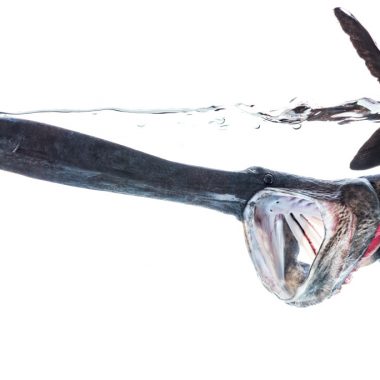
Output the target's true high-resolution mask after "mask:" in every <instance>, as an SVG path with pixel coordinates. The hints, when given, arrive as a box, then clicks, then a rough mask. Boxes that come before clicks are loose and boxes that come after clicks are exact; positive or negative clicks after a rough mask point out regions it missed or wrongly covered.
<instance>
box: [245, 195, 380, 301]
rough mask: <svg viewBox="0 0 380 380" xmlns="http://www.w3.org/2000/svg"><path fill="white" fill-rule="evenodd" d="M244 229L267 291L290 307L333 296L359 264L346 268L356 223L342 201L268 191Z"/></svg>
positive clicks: (252, 207)
mask: <svg viewBox="0 0 380 380" xmlns="http://www.w3.org/2000/svg"><path fill="white" fill-rule="evenodd" d="M244 227H245V233H246V238H247V243H248V247H249V251H250V254H251V257H252V260H253V263H254V265H255V267H256V270H257V273H258V275H259V277H260V278H261V280H262V282H263V284H264V286H265V287H266V288H267V289H268V290H269V291H271V292H272V293H274V294H275V295H276V296H277V297H279V298H280V299H282V300H284V301H286V302H288V303H295V304H299V305H301V304H302V303H305V304H306V303H309V304H310V303H316V302H318V301H319V299H318V300H317V298H321V297H323V298H326V297H328V296H330V295H331V294H333V293H334V292H335V290H336V289H338V288H340V286H341V285H342V284H343V283H344V282H345V280H346V279H347V278H348V277H349V276H350V275H351V272H352V270H353V269H355V268H357V266H358V265H359V264H360V261H358V262H357V263H356V265H355V267H352V268H351V267H347V266H346V261H347V260H346V259H347V257H348V256H349V252H350V248H351V245H352V239H353V235H354V230H355V227H356V218H355V216H354V215H353V214H352V212H351V211H349V210H344V208H343V207H342V206H341V205H340V204H339V203H338V202H329V201H326V200H317V199H316V198H314V197H310V196H308V195H305V193H300V192H294V191H288V190H284V189H272V188H267V189H265V190H263V191H261V192H259V193H257V194H256V195H255V196H254V197H253V198H252V199H251V200H250V202H249V204H248V205H247V207H246V209H245V211H244ZM378 240H379V241H380V237H379V239H378ZM372 253H373V250H372V251H371V253H370V254H372ZM351 269H352V270H351ZM320 289H323V290H324V291H325V292H326V294H324V295H323V296H322V295H317V293H318V292H320ZM328 289H329V290H328Z"/></svg>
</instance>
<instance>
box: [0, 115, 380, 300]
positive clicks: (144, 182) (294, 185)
mask: <svg viewBox="0 0 380 380" xmlns="http://www.w3.org/2000/svg"><path fill="white" fill-rule="evenodd" d="M0 169H3V170H7V171H11V172H14V173H18V174H22V175H26V176H29V177H33V178H37V179H42V180H46V181H52V182H56V183H61V184H65V185H70V186H77V187H83V188H88V189H93V190H103V191H112V192H118V193H123V194H129V195H137V196H145V197H153V198H158V199H165V200H171V201H176V202H182V203H187V204H192V205H198V206H203V207H207V208H210V209H213V210H217V211H221V212H223V213H227V214H232V215H234V216H235V217H237V218H238V219H239V220H242V221H244V210H245V209H246V207H250V199H251V198H252V196H253V195H254V194H256V193H257V192H259V191H261V190H263V189H265V188H266V187H270V188H278V189H287V190H290V191H293V192H299V193H302V194H305V195H308V196H310V197H313V198H314V199H316V200H318V201H319V202H321V203H323V204H324V205H326V207H327V208H328V209H331V212H332V213H333V214H334V217H336V220H337V222H336V225H334V227H333V228H332V229H331V231H330V235H329V236H327V237H326V238H325V240H324V242H323V244H322V246H321V249H320V251H319V253H318V255H317V258H316V260H315V263H314V264H313V266H312V269H311V271H310V275H309V277H308V279H303V280H302V281H301V282H300V281H299V280H297V281H298V283H297V282H295V285H296V286H298V287H300V288H301V287H302V286H303V290H302V292H301V293H300V294H299V295H298V296H297V298H296V299H293V300H290V301H289V303H291V304H294V305H297V306H308V305H312V304H315V303H318V302H321V301H323V300H324V299H326V298H328V297H330V296H331V295H332V294H334V293H335V292H336V291H338V290H339V289H340V287H341V285H342V284H343V282H344V280H345V279H346V277H347V276H348V275H349V274H350V273H351V272H352V271H353V270H354V269H355V268H357V266H358V265H359V262H360V260H361V258H362V256H363V254H364V252H365V250H366V248H367V246H368V244H369V243H370V241H371V240H372V238H373V236H374V234H375V230H376V228H377V226H378V225H379V222H380V211H379V200H378V199H379V195H380V178H378V177H370V178H369V179H365V178H361V179H353V180H351V179H350V180H340V181H322V180H316V179H311V178H304V177H299V176H295V175H290V174H286V173H280V172H275V171H272V170H267V169H264V168H258V167H253V168H249V169H247V170H243V171H240V172H227V171H220V170H213V169H208V168H202V167H197V166H189V165H184V164H179V163H175V162H171V161H167V160H163V159H161V158H158V157H155V156H152V155H149V154H146V153H143V152H140V151H137V150H134V149H131V148H128V147H125V146H121V145H118V144H114V143H111V142H109V141H105V140H101V139H98V138H95V137H92V136H88V135H84V134H81V133H77V132H74V131H69V130H65V129H62V128H58V127H54V126H51V125H47V124H42V123H37V122H34V121H28V120H23V119H7V118H1V119H0ZM247 205H248V206H247ZM244 222H246V221H244ZM347 236H348V237H349V238H347ZM247 238H248V239H249V233H248V234H247ZM306 280H307V281H306ZM293 282H294V281H293ZM306 282H307V284H306Z"/></svg>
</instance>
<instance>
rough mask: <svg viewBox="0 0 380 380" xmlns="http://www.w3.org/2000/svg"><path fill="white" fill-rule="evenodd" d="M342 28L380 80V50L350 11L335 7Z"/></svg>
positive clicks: (370, 69)
mask: <svg viewBox="0 0 380 380" xmlns="http://www.w3.org/2000/svg"><path fill="white" fill-rule="evenodd" d="M334 13H335V16H336V17H337V19H338V20H339V23H340V25H341V27H342V29H343V30H344V31H345V32H346V33H347V34H348V35H349V36H350V39H351V42H352V45H353V46H354V48H355V50H356V52H357V53H358V54H359V56H360V57H361V58H363V59H364V61H365V64H366V65H367V67H368V69H369V71H370V72H371V74H372V75H373V76H374V77H375V78H377V80H378V81H379V82H380V51H379V49H378V48H377V46H376V43H375V42H374V40H373V39H372V37H371V35H370V34H369V33H368V32H367V30H366V29H365V28H364V27H363V25H361V24H360V22H359V21H358V20H357V19H356V18H355V17H354V16H353V15H352V14H350V13H348V12H346V11H344V10H342V9H341V8H335V9H334Z"/></svg>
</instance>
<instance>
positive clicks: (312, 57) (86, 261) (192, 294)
mask: <svg viewBox="0 0 380 380" xmlns="http://www.w3.org/2000/svg"><path fill="white" fill-rule="evenodd" d="M262 3H264V2H253V1H234V2H232V1H231V2H223V1H219V2H217V1H215V2H212V1H200V2H196V1H192V2H180V1H156V2H154V1H139V2H129V1H123V2H122V1H120V2H117V1H107V2H97V1H93V2H88V3H87V2H84V1H65V2H60V3H58V2H57V3H55V2H52V1H49V2H48V1H46V2H44V1H34V2H26V1H25V2H18V1H12V2H10V1H9V2H7V1H3V2H2V4H1V5H2V6H1V13H2V18H1V22H0V36H1V60H0V109H1V110H6V111H11V110H31V109H36V108H70V107H74V108H88V107H99V106H113V107H127V108H165V107H192V106H209V105H211V104H233V103H236V102H246V103H255V104H258V103H262V104H264V105H269V107H273V108H275V107H282V106H284V105H286V104H287V102H288V101H289V100H290V99H291V98H293V97H295V96H298V97H301V98H304V99H307V100H312V101H315V102H316V103H318V104H323V105H333V104H338V103H340V102H341V101H346V100H351V99H355V98H359V97H362V96H368V97H373V98H379V97H380V96H379V95H380V87H379V84H378V82H377V81H376V80H375V79H374V78H372V77H371V76H370V75H369V73H368V71H367V69H366V67H365V65H364V63H363V62H362V61H361V60H360V59H359V58H358V57H357V56H356V53H355V52H354V50H353V48H352V46H351V44H350V42H349V40H348V38H347V36H346V35H345V34H344V33H343V32H342V31H341V29H340V26H339V24H338V22H337V21H336V20H335V17H334V15H333V13H332V9H333V7H334V6H343V7H345V8H347V9H348V10H350V11H351V12H352V13H354V14H355V16H356V17H357V18H358V19H359V20H360V21H361V22H362V23H363V24H364V25H365V26H366V27H367V28H368V30H369V31H370V33H371V34H372V36H373V37H374V38H375V39H377V40H378V41H380V26H379V22H378V20H379V6H378V5H376V2H371V1H360V2H358V1H353V0H352V1H344V0H341V1H340V2H332V1H318V2H317V1H314V2H306V1H266V2H265V3H264V4H262ZM125 117H127V116H125ZM48 119H49V118H48V117H46V120H47V121H50V122H55V123H56V124H57V123H58V124H59V125H62V126H66V127H69V128H76V129H78V130H82V131H85V132H87V133H90V134H93V135H98V136H102V137H104V138H107V139H110V140H113V141H117V142H120V143H123V144H125V145H129V146H132V147H135V148H139V149H142V150H145V151H147V152H150V153H154V154H158V155H160V156H162V157H165V158H170V159H174V160H177V161H183V162H188V163H192V164H199V165H205V166H212V167H219V168H224V169H236V170H240V169H244V168H245V167H247V166H250V165H263V166H267V167H270V168H272V169H275V170H284V171H287V172H294V173H298V174H303V175H308V176H316V177H319V178H340V177H345V176H356V175H361V173H360V174H358V173H352V172H350V171H349V170H348V163H349V161H350V159H351V158H352V155H353V153H354V152H355V151H356V150H357V149H358V147H359V146H360V145H361V144H362V143H363V142H364V141H365V139H366V138H367V137H368V136H369V135H370V132H371V131H372V130H373V127H370V126H366V125H364V124H360V125H356V126H344V127H342V126H341V127H333V126H332V125H330V124H328V125H323V124H319V125H318V124H316V125H309V126H307V127H306V126H304V127H303V128H301V129H300V130H299V131H294V130H293V129H291V128H286V127H280V126H276V127H270V126H267V127H265V126H263V127H262V128H261V129H259V130H254V129H248V130H244V133H243V132H242V131H240V130H239V126H237V125H234V126H231V127H230V128H229V129H228V130H227V131H219V130H217V129H213V130H211V129H210V126H209V125H205V126H204V127H205V128H204V129H202V126H194V130H192V129H191V128H190V129H189V128H187V129H186V128H184V129H181V130H179V131H177V132H176V131H174V132H173V131H171V132H170V133H169V132H168V131H167V130H166V129H165V127H164V126H162V128H161V126H160V125H157V128H154V127H149V128H148V127H147V128H140V129H139V128H135V127H128V126H127V127H126V126H125V125H123V121H122V120H123V119H121V118H119V117H118V118H112V117H109V118H108V119H107V118H106V117H102V116H98V117H92V118H91V117H87V118H86V117H75V116H70V117H69V116H67V117H60V118H57V119H56V120H54V119H49V120H48ZM374 172H376V170H375V171H374ZM0 185H1V189H2V207H1V215H2V218H1V219H0V229H1V232H2V234H1V247H2V248H1V250H0V378H1V379H4V380H8V379H39V380H42V379H161V378H162V379H252V378H258V379H261V378H263V379H268V378H276V379H279V378H281V379H304V378H308V379H320V378H325V377H328V378H345V379H351V378H355V379H356V378H358V377H359V378H363V379H364V378H365V379H375V378H378V365H377V361H378V350H377V349H376V348H377V346H378V342H379V339H380V334H379V332H378V328H377V321H378V320H379V317H380V301H379V297H378V294H379V290H380V272H379V268H378V265H377V264H374V265H373V266H372V267H369V268H364V269H362V270H361V271H360V272H359V273H357V274H355V276H354V280H353V282H352V284H350V285H349V286H345V287H344V289H343V291H342V292H341V294H340V295H338V296H335V297H333V298H332V299H330V300H328V301H325V302H324V303H322V304H321V305H318V306H314V307H311V308H307V309H298V308H294V307H290V306H287V305H286V304H283V303H282V302H281V301H279V300H277V299H276V297H274V296H273V295H271V294H270V293H268V292H267V291H266V290H265V289H264V288H263V287H262V286H261V284H260V282H259V280H258V278H257V276H256V274H255V271H254V268H253V265H252V264H251V261H250V258H249V255H248V253H247V250H246V247H245V243H244V237H243V231H242V226H241V224H240V223H239V222H238V221H237V220H235V219H234V218H233V217H230V216H225V215H223V214H219V213H217V212H213V211H208V210H203V209H201V208H197V207H191V206H184V205H177V204H173V203H169V202H161V201H156V200H151V199H144V198H134V197H128V196H123V195H116V194H109V193H102V192H94V191H88V190H82V189H75V188H69V187H65V186H60V185H56V184H50V183H44V182H41V181H37V180H32V179H28V178H25V177H21V176H17V175H13V174H9V173H4V172H2V173H1V175H0Z"/></svg>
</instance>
